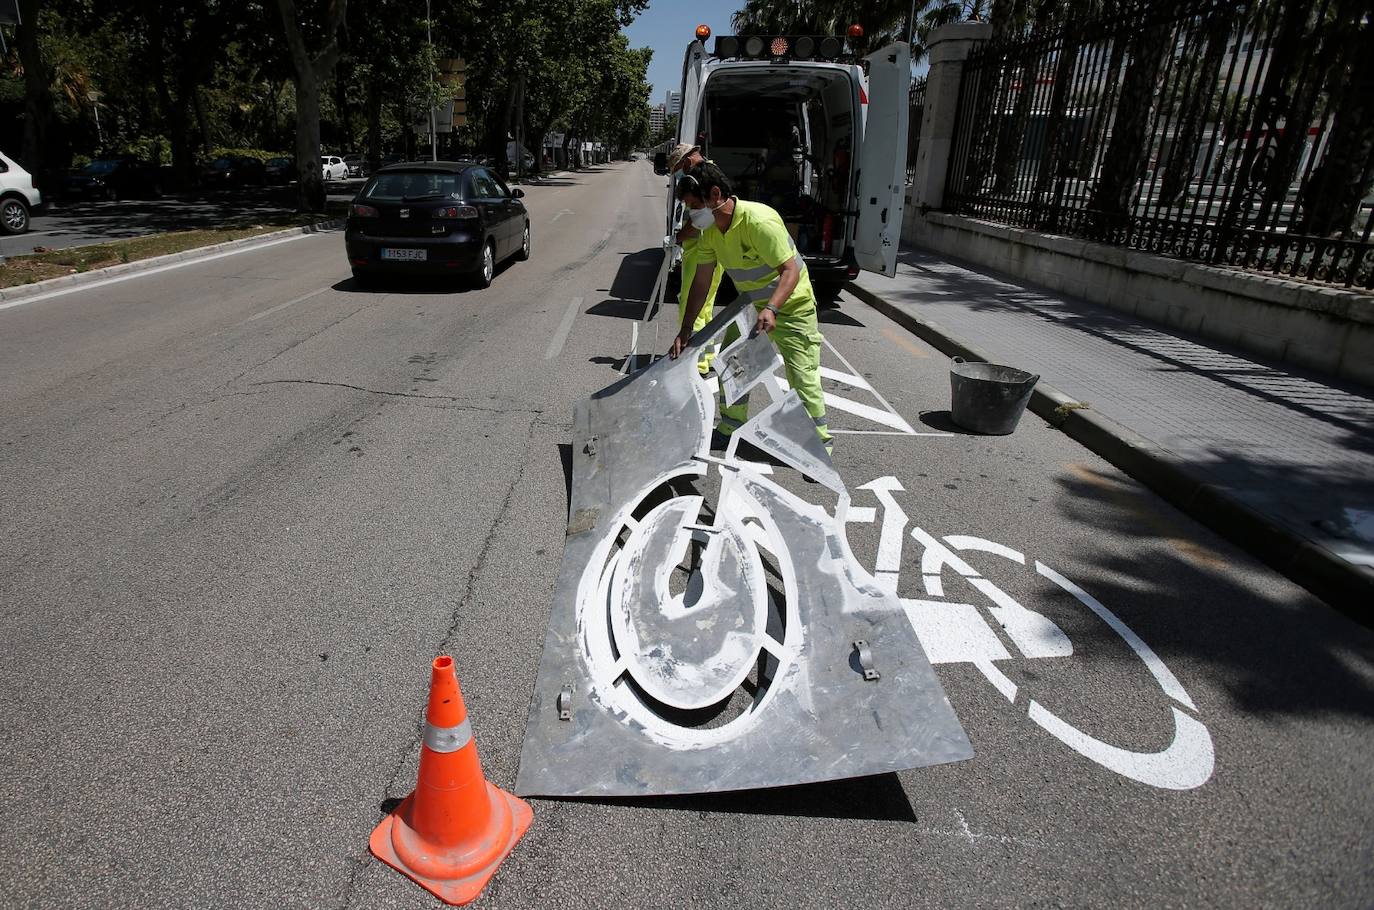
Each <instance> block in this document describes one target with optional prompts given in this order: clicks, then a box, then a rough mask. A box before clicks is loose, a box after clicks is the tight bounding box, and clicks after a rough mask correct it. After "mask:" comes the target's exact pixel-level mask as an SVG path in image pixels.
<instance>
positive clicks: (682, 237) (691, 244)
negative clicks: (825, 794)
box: [668, 142, 724, 376]
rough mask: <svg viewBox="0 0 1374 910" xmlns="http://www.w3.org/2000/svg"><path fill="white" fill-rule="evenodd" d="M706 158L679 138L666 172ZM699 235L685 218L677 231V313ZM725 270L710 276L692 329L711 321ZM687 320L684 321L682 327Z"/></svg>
mask: <svg viewBox="0 0 1374 910" xmlns="http://www.w3.org/2000/svg"><path fill="white" fill-rule="evenodd" d="M705 160H706V158H705V156H703V155H702V154H701V147H700V146H696V145H689V144H688V143H686V142H680V143H678V144H677V146H676V147H675V148H674V149H673V150H672V151H671V152H669V153H668V173H669V174H672V175H676V174H677V173H678V171H681V170H686V169H687V168H692V167H696V166H697V165H698V164H701V163H702V162H704V161H705ZM700 236H701V231H699V230H697V229H696V228H695V227H693V226H692V224H691V222H690V221H684V223H683V224H682V225H681V227H680V229H679V230H678V232H677V242H678V246H680V247H682V282H681V284H682V286H681V287H680V288H679V289H678V292H677V309H678V315H679V316H682V315H685V314H686V312H687V294H688V293H689V292H690V291H691V290H692V277H693V276H694V275H696V271H697V240H698V238H699V237H700ZM723 274H724V272H722V271H721V269H720V267H719V266H717V268H716V270H715V272H714V274H712V276H711V288H710V290H709V291H708V292H707V294H706V302H705V303H704V304H702V307H701V310H700V311H699V312H698V313H697V316H696V319H695V320H694V321H693V322H692V323H691V326H692V332H693V333H696V332H699V331H701V329H702V328H703V327H704V326H705V325H706V323H708V322H710V321H711V315H712V314H713V313H714V312H715V306H716V291H717V290H718V289H719V288H720V279H721V276H722V275H723ZM687 324H688V323H686V322H685V321H684V323H683V327H684V328H685V327H686V326H687ZM715 356H716V355H715V352H714V351H707V352H706V353H704V354H702V355H701V359H700V360H698V361H697V369H698V370H699V371H700V372H701V375H703V376H705V375H706V374H707V373H708V372H709V371H710V369H711V362H712V361H713V360H714V359H715Z"/></svg>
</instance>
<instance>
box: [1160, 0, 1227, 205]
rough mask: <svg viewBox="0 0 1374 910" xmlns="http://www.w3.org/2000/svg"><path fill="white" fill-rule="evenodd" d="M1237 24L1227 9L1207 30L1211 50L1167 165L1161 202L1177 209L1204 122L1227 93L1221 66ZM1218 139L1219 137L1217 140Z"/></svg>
mask: <svg viewBox="0 0 1374 910" xmlns="http://www.w3.org/2000/svg"><path fill="white" fill-rule="evenodd" d="M1234 24H1235V9H1234V7H1228V6H1225V5H1221V6H1218V7H1217V8H1216V9H1215V10H1213V12H1212V15H1211V16H1210V17H1209V18H1208V20H1207V25H1206V26H1205V27H1204V31H1205V35H1206V40H1207V47H1206V49H1205V50H1204V51H1203V52H1202V64H1201V66H1200V67H1199V68H1198V78H1197V79H1196V81H1195V82H1194V84H1193V90H1192V92H1191V93H1190V94H1189V97H1188V98H1187V99H1185V101H1184V109H1183V114H1182V116H1180V118H1179V127H1178V129H1177V131H1176V132H1175V134H1174V142H1173V146H1172V147H1171V148H1170V149H1169V158H1168V161H1167V162H1166V163H1165V165H1164V180H1163V181H1162V182H1161V184H1160V191H1159V192H1160V202H1161V204H1163V205H1173V204H1174V203H1176V202H1178V201H1179V199H1180V198H1182V196H1183V193H1184V191H1185V190H1187V189H1188V184H1189V182H1191V181H1192V179H1193V167H1194V166H1195V165H1196V164H1197V159H1198V142H1199V141H1200V140H1201V139H1202V126H1203V122H1204V121H1205V120H1206V119H1207V113H1208V111H1209V110H1211V107H1212V99H1213V97H1215V95H1216V93H1217V92H1219V91H1223V89H1222V88H1221V86H1220V78H1221V64H1222V61H1223V59H1224V58H1225V56H1226V44H1227V42H1228V41H1230V40H1231V29H1232V28H1233V27H1234ZM1214 138H1215V137H1214Z"/></svg>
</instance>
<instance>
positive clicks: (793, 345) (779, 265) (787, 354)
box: [668, 162, 833, 451]
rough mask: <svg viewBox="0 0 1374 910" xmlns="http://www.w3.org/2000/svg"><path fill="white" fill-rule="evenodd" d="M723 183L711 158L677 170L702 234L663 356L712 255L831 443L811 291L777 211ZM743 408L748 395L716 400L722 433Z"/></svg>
mask: <svg viewBox="0 0 1374 910" xmlns="http://www.w3.org/2000/svg"><path fill="white" fill-rule="evenodd" d="M730 190H731V186H730V180H729V178H728V177H726V176H725V174H724V173H723V172H722V171H721V169H720V168H718V167H716V166H715V165H714V164H711V163H710V162H704V163H702V164H698V165H697V166H696V167H692V168H688V169H687V170H685V171H683V173H682V176H681V177H679V178H678V181H677V187H676V191H677V193H678V197H679V198H680V199H682V200H683V202H685V203H686V204H687V207H688V209H689V210H690V217H691V219H692V224H693V225H694V226H695V227H696V228H697V229H698V230H700V231H701V237H700V239H699V240H698V242H697V249H696V261H697V267H696V274H695V275H694V276H692V279H691V280H692V287H691V291H690V293H689V294H688V298H687V311H686V313H684V314H683V317H682V322H683V326H682V330H681V331H680V332H678V335H677V337H676V338H674V339H673V345H672V347H671V348H670V349H669V351H668V356H669V357H673V358H676V357H677V356H678V354H680V353H682V349H683V348H684V347H685V346H686V344H687V342H688V341H689V340H690V339H691V337H692V330H691V328H690V327H689V326H691V325H695V320H696V316H697V314H698V312H700V310H701V307H702V304H703V303H704V302H705V300H706V295H707V292H708V291H709V290H710V288H711V285H712V282H713V280H714V278H713V273H714V271H715V268H716V265H717V263H719V265H720V266H721V267H723V268H724V269H725V273H726V274H727V275H729V276H730V278H731V280H732V281H734V283H735V288H736V289H737V290H738V291H739V292H740V294H741V295H742V296H743V297H744V298H745V299H746V300H749V301H750V302H752V303H753V304H754V307H755V308H756V309H757V310H758V319H757V320H756V322H755V323H754V330H755V331H759V332H767V333H768V335H769V337H770V338H771V339H772V341H773V345H774V346H775V347H776V348H777V349H778V353H779V354H781V355H782V362H783V367H784V368H785V370H786V372H787V383H788V385H790V386H791V387H792V388H793V389H795V390H796V392H797V396H798V397H799V398H801V402H802V405H803V406H805V408H806V413H808V414H810V415H811V419H812V420H813V421H815V423H816V433H817V435H819V436H820V438H821V442H822V443H824V444H825V448H826V451H830V449H831V447H832V445H833V443H832V441H831V436H830V428H829V426H828V425H827V424H826V418H825V398H824V393H823V392H822V391H821V331H820V327H819V326H818V325H817V324H816V295H815V293H814V292H813V291H812V289H811V278H810V276H809V275H808V274H807V272H806V263H805V262H803V261H802V258H801V255H800V254H799V253H798V252H797V246H796V244H795V243H794V242H793V241H792V237H791V235H790V234H788V233H787V227H786V226H785V225H784V224H783V222H782V216H780V215H779V214H778V213H777V212H776V211H774V210H773V209H772V208H770V207H769V206H766V205H764V204H763V203H760V202H745V201H744V200H741V199H738V198H736V197H735V196H732V195H731V194H730ZM683 280H684V281H685V280H686V276H685V275H684V276H683ZM748 416H749V403H748V400H747V399H746V400H743V401H740V402H738V403H736V404H735V405H733V406H729V407H725V406H722V407H721V409H720V424H719V426H718V427H717V430H718V431H719V432H720V433H721V434H722V435H723V436H727V437H728V436H729V435H730V434H731V433H733V432H734V431H735V430H736V429H738V428H739V427H740V426H741V425H742V424H743V423H744V421H745V420H746V419H747V418H748Z"/></svg>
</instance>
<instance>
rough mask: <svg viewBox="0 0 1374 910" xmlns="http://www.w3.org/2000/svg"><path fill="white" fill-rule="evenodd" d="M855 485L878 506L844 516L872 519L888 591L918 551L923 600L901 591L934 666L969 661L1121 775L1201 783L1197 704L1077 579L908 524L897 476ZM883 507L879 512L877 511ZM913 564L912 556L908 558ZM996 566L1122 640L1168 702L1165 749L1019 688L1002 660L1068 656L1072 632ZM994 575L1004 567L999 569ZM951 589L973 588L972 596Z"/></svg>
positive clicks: (1054, 731)
mask: <svg viewBox="0 0 1374 910" xmlns="http://www.w3.org/2000/svg"><path fill="white" fill-rule="evenodd" d="M860 489H863V490H865V491H868V492H870V493H872V495H873V496H874V497H875V498H876V499H877V501H878V505H877V507H854V508H851V509H850V510H849V511H848V513H847V515H846V518H847V520H848V521H850V522H878V523H879V525H880V528H879V543H878V553H877V557H876V565H875V570H874V575H875V577H876V578H877V579H878V582H879V584H881V585H883V586H884V588H885V589H886V590H888V591H889V592H890V593H892V594H893V595H894V596H896V594H897V588H898V583H899V581H900V574H901V570H902V566H903V549H904V547H905V546H906V545H907V544H908V543H909V542H913V541H914V543H915V545H916V547H917V548H918V550H917V552H918V554H919V556H918V558H917V559H915V560H913V562H914V564H916V565H918V566H919V571H920V576H921V577H920V581H919V585H918V587H919V590H920V592H921V593H922V594H923V595H924V596H922V597H902V598H899V599H900V602H901V604H902V607H903V609H904V610H905V611H906V614H907V618H908V619H909V620H910V622H911V626H912V628H913V629H914V630H915V632H916V635H917V637H918V638H919V639H920V641H921V645H922V647H923V649H924V651H925V653H926V655H927V656H928V657H929V659H930V661H931V663H932V664H936V665H939V664H957V663H967V664H971V665H972V666H974V667H975V668H977V669H978V671H979V672H980V673H982V675H983V677H984V678H985V679H986V680H987V681H988V682H989V683H990V684H991V685H992V686H993V687H994V688H996V689H997V691H998V692H1000V693H1001V694H1002V695H1003V696H1004V697H1005V698H1006V699H1007V701H1008V702H1010V703H1012V704H1014V705H1016V704H1024V705H1025V710H1026V714H1027V716H1028V717H1029V719H1030V720H1031V721H1032V722H1034V723H1035V724H1036V725H1037V726H1039V727H1040V728H1042V729H1043V730H1045V731H1046V732H1047V733H1049V734H1050V735H1051V736H1053V737H1054V738H1055V739H1057V740H1059V741H1060V742H1061V743H1063V744H1064V745H1066V746H1068V747H1069V748H1071V749H1073V750H1074V751H1075V752H1078V753H1079V754H1080V755H1083V756H1084V757H1086V758H1088V759H1091V760H1092V761H1094V762H1096V763H1097V764H1099V765H1101V766H1102V767H1104V768H1106V769H1108V770H1110V771H1113V772H1115V773H1117V774H1120V775H1122V776H1123V777H1127V778H1130V779H1131V780H1134V781H1138V782H1139V783H1142V784H1147V785H1149V786H1152V787H1158V788H1161V789H1168V790H1191V789H1194V788H1196V787H1200V786H1202V785H1203V784H1205V783H1206V782H1207V781H1208V780H1209V779H1210V778H1211V776H1212V772H1213V770H1214V767H1215V754H1214V751H1213V745H1212V738H1211V734H1209V733H1208V731H1207V727H1206V726H1205V725H1204V724H1203V723H1202V721H1200V720H1199V719H1198V718H1197V717H1196V715H1197V713H1198V709H1197V706H1196V705H1195V704H1194V703H1193V700H1192V698H1191V697H1190V696H1189V695H1188V693H1187V691H1186V690H1185V689H1184V687H1183V685H1182V684H1181V683H1180V682H1179V681H1178V678H1177V677H1176V676H1174V674H1173V672H1172V671H1171V670H1169V668H1168V667H1167V666H1166V665H1165V664H1164V662H1163V661H1162V660H1160V658H1159V655H1157V654H1156V653H1155V652H1154V650H1153V649H1152V648H1150V646H1149V645H1147V644H1146V643H1145V642H1144V641H1143V640H1142V639H1141V638H1140V636H1138V635H1137V634H1136V633H1135V632H1134V631H1132V630H1131V629H1130V628H1129V627H1128V626H1127V625H1126V624H1125V623H1124V622H1122V621H1121V619H1120V618H1119V617H1117V616H1116V614H1114V613H1113V612H1112V611H1111V610H1109V609H1107V607H1106V606H1104V605H1103V604H1102V603H1101V602H1100V601H1098V600H1097V599H1096V598H1095V597H1093V596H1092V595H1091V594H1089V593H1088V592H1087V591H1086V590H1084V589H1083V588H1082V587H1080V586H1079V585H1077V584H1075V583H1074V582H1073V581H1070V580H1069V579H1068V578H1067V577H1065V576H1064V575H1062V574H1061V573H1059V572H1058V571H1056V570H1054V569H1052V568H1050V567H1049V566H1047V565H1046V564H1045V563H1043V562H1041V561H1039V560H1034V559H1031V558H1029V557H1027V556H1026V555H1025V554H1024V553H1022V552H1020V551H1019V550H1015V549H1013V548H1012V547H1009V546H1006V545H1004V544H1000V543H997V542H995V541H991V540H986V539H984V538H981V537H974V536H970V535H965V534H949V535H946V536H944V537H941V538H937V537H935V536H934V535H933V534H931V533H930V532H928V531H926V530H925V529H924V528H920V527H911V528H910V530H909V532H908V524H909V519H908V517H907V514H906V512H905V511H904V510H903V509H902V507H901V505H900V503H899V502H898V501H897V496H896V494H897V493H900V492H902V491H903V487H902V484H901V483H900V482H899V481H898V480H897V479H896V478H895V477H880V478H878V479H877V480H874V481H871V482H870V483H867V484H864V485H863V486H862V487H861V488H860ZM879 513H881V517H879ZM908 564H911V563H908ZM982 566H989V567H991V572H992V573H1000V572H1004V571H1008V570H1010V571H1020V572H1025V573H1033V574H1034V575H1035V576H1037V577H1038V578H1040V579H1044V580H1045V581H1047V582H1049V583H1050V584H1052V585H1054V586H1055V587H1056V588H1058V589H1059V590H1060V591H1062V592H1064V593H1066V594H1068V595H1070V596H1071V597H1072V598H1073V599H1074V601H1075V602H1076V603H1077V604H1078V605H1080V606H1081V607H1082V608H1084V609H1086V610H1087V611H1088V612H1089V613H1091V614H1092V615H1093V616H1095V617H1096V619H1097V620H1098V621H1100V622H1101V623H1102V624H1104V625H1105V626H1107V627H1108V628H1109V629H1110V630H1111V632H1112V633H1113V634H1114V635H1115V636H1116V637H1118V638H1119V639H1120V641H1121V642H1122V643H1123V645H1124V646H1125V647H1126V648H1127V649H1128V650H1129V651H1130V653H1131V654H1132V655H1133V656H1134V657H1135V658H1137V659H1138V660H1139V661H1140V662H1141V663H1142V664H1143V665H1144V669H1145V670H1146V671H1147V672H1148V674H1149V676H1150V678H1151V679H1152V680H1153V682H1154V684H1155V685H1156V686H1157V687H1158V689H1159V691H1160V694H1161V695H1162V696H1163V697H1164V700H1165V701H1164V703H1165V704H1166V705H1167V706H1168V709H1169V715H1170V717H1171V720H1172V729H1171V730H1168V729H1163V730H1161V731H1160V732H1159V737H1158V738H1159V739H1161V740H1165V739H1167V740H1168V742H1167V745H1165V746H1164V747H1163V748H1161V749H1158V750H1155V751H1148V750H1144V751H1142V750H1136V749H1131V748H1127V747H1124V746H1120V745H1115V744H1113V743H1109V742H1106V741H1104V740H1102V739H1099V738H1097V737H1095V736H1092V735H1090V734H1089V733H1087V732H1085V731H1083V730H1082V729H1080V728H1079V727H1078V726H1075V725H1074V724H1073V723H1071V722H1070V721H1068V720H1066V719H1064V718H1063V717H1061V716H1059V714H1057V713H1055V711H1053V710H1052V709H1051V708H1049V707H1047V706H1046V705H1045V704H1044V703H1042V702H1041V701H1039V700H1037V699H1036V698H1034V697H1030V696H1028V695H1027V694H1025V693H1022V692H1021V690H1020V687H1018V685H1017V684H1016V683H1015V682H1014V681H1013V680H1012V679H1011V678H1010V677H1009V676H1008V675H1007V673H1006V672H1004V671H1003V670H1002V669H1001V667H999V666H998V665H999V664H1003V665H1005V664H1007V663H1008V662H1013V661H1018V660H1042V659H1048V658H1073V657H1074V654H1075V652H1074V647H1073V643H1072V642H1071V641H1070V639H1069V637H1068V636H1067V635H1066V634H1065V633H1064V631H1063V630H1062V629H1060V628H1059V626H1058V625H1056V624H1055V623H1054V621H1053V620H1051V619H1050V618H1049V617H1047V616H1045V615H1043V614H1041V613H1039V612H1036V611H1035V610H1032V609H1029V608H1028V607H1026V606H1024V605H1023V604H1022V603H1021V602H1019V601H1018V600H1017V599H1016V598H1015V597H1013V596H1012V595H1011V594H1009V593H1007V591H1005V590H1004V589H1003V588H1002V587H1000V586H999V585H998V584H996V583H995V582H994V581H993V580H992V578H990V577H988V575H989V574H990V573H989V572H983V571H980V569H979V567H982ZM999 577H1000V574H999ZM952 591H959V592H960V595H959V596H960V597H962V596H963V595H964V594H973V595H976V596H974V597H969V598H968V599H969V600H970V601H975V602H970V603H964V602H960V601H959V600H958V599H955V596H954V595H953V594H952V593H951V592H952Z"/></svg>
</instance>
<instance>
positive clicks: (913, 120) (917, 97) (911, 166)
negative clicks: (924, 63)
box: [906, 76, 926, 186]
mask: <svg viewBox="0 0 1374 910" xmlns="http://www.w3.org/2000/svg"><path fill="white" fill-rule="evenodd" d="M925 111H926V80H925V77H924V76H922V77H920V78H919V79H917V80H915V81H914V82H912V83H911V91H910V93H909V94H908V95H907V128H906V184H907V186H911V183H912V181H913V180H914V179H915V177H916V150H917V149H918V148H920V146H921V119H922V118H923V117H924V116H925Z"/></svg>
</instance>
